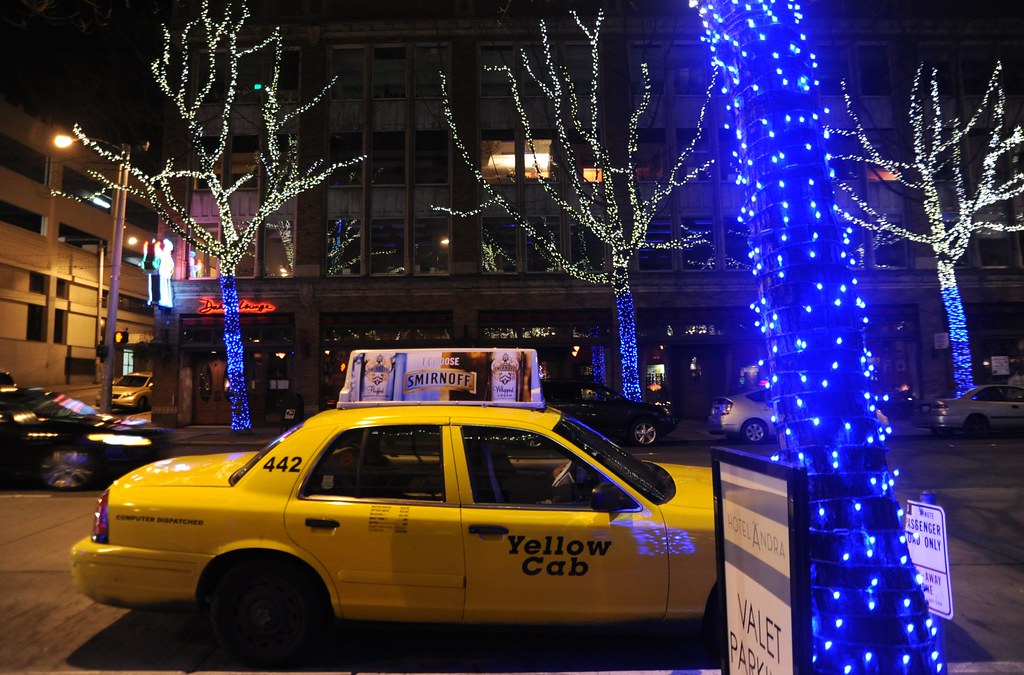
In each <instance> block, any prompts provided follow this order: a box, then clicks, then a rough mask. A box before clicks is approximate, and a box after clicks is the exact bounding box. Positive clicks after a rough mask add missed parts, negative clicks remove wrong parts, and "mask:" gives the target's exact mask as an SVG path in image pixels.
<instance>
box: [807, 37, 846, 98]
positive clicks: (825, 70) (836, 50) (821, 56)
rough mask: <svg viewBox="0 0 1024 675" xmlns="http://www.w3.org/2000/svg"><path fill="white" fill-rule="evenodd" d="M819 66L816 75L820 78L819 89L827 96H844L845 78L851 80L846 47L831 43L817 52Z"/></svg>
mask: <svg viewBox="0 0 1024 675" xmlns="http://www.w3.org/2000/svg"><path fill="white" fill-rule="evenodd" d="M815 57H816V58H815V62H816V63H817V64H818V67H817V68H815V70H814V77H815V78H816V79H817V80H818V89H819V91H820V92H821V93H822V94H824V95H825V96H842V95H843V80H847V81H849V77H850V75H849V71H850V66H849V63H847V60H846V59H847V55H846V49H845V48H843V47H840V46H839V45H830V46H829V48H828V49H821V50H818V51H817V52H816V53H815Z"/></svg>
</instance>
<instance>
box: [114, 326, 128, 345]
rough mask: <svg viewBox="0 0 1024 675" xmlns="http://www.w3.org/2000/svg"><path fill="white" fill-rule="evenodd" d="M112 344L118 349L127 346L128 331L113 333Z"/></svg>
mask: <svg viewBox="0 0 1024 675" xmlns="http://www.w3.org/2000/svg"><path fill="white" fill-rule="evenodd" d="M114 344H115V345H117V346H118V347H124V346H125V345H126V344H128V331H127V330H119V331H117V332H115V333H114Z"/></svg>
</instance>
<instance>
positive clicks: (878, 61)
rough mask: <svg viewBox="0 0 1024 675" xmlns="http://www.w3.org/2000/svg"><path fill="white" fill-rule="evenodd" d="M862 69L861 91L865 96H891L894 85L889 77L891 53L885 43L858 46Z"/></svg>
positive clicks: (859, 62) (859, 63)
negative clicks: (888, 52) (887, 50)
mask: <svg viewBox="0 0 1024 675" xmlns="http://www.w3.org/2000/svg"><path fill="white" fill-rule="evenodd" d="M857 64H858V66H859V70H860V93H861V95H863V96H889V95H891V94H892V86H891V84H890V78H889V55H888V54H887V53H886V50H885V45H869V46H863V47H858V48H857Z"/></svg>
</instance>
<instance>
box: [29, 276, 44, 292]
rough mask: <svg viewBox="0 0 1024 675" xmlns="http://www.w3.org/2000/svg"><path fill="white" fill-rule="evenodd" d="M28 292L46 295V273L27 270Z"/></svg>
mask: <svg viewBox="0 0 1024 675" xmlns="http://www.w3.org/2000/svg"><path fill="white" fill-rule="evenodd" d="M28 292H29V293H39V294H40V295H46V275H45V274H40V273H39V272H29V273H28Z"/></svg>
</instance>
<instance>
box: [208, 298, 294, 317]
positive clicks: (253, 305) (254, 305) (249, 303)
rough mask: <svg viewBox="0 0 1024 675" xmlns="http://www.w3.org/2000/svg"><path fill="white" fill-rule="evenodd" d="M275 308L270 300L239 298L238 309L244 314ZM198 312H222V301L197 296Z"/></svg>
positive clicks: (265, 312)
mask: <svg viewBox="0 0 1024 675" xmlns="http://www.w3.org/2000/svg"><path fill="white" fill-rule="evenodd" d="M276 309H277V306H276V305H274V304H273V303H271V302H264V301H262V300H239V301H238V311H239V312H244V313H246V314H268V313H270V312H273V311H274V310H276ZM197 311H198V313H199V314H223V313H224V303H223V302H221V301H220V300H216V299H214V298H199V309H198V310H197Z"/></svg>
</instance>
